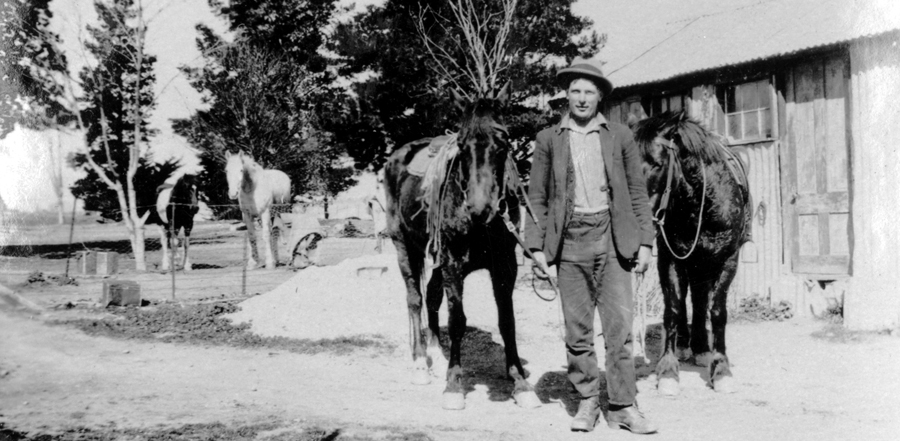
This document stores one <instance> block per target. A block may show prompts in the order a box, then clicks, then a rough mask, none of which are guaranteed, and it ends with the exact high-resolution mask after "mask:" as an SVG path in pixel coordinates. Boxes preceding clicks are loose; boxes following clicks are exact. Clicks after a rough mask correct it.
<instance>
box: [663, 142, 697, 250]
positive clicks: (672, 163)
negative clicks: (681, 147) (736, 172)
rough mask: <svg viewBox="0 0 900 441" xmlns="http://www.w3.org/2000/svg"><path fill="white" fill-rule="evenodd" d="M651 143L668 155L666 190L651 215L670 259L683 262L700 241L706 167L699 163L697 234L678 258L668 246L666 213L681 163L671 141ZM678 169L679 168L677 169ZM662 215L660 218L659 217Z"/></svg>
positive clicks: (675, 147) (675, 146)
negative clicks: (662, 148)
mask: <svg viewBox="0 0 900 441" xmlns="http://www.w3.org/2000/svg"><path fill="white" fill-rule="evenodd" d="M653 143H655V144H656V143H658V144H660V145H662V146H663V147H665V148H666V150H667V151H668V155H669V169H668V171H667V173H666V189H665V190H664V191H663V194H662V198H661V200H660V202H659V208H658V209H657V210H656V213H654V214H653V221H654V222H656V224H657V225H659V232H660V234H661V235H662V238H663V242H665V244H666V248H668V249H669V253H670V254H672V257H674V258H676V259H678V260H684V259H687V258H688V257H690V255H691V254H692V253H693V252H694V249H695V248H696V247H697V243H698V242H699V240H700V229H701V227H702V226H703V208H704V204H705V203H706V166H704V165H703V162H702V161H701V162H700V170H701V173H702V175H703V192H702V193H701V194H700V213H699V215H698V219H697V233H696V234H694V243H693V244H691V249H690V250H688V252H687V253H686V254H685V255H683V256H679V255H678V254H675V251H674V250H673V249H672V245H670V244H669V238H668V237H666V229H665V224H666V212H667V211H668V208H669V198H670V197H671V194H672V179H673V176H674V175H675V167H676V166H680V165H681V163H680V162H679V161H678V146H677V145H675V142H673V141H672V140H671V139H667V138H664V137H661V136H657V137H656V138H655V139H654V140H653ZM679 168H680V167H679ZM660 213H662V216H660Z"/></svg>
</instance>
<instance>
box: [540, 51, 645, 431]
mask: <svg viewBox="0 0 900 441" xmlns="http://www.w3.org/2000/svg"><path fill="white" fill-rule="evenodd" d="M557 81H558V82H559V85H560V87H562V88H564V89H565V90H566V97H567V99H568V112H567V113H566V114H565V115H564V116H563V118H562V120H561V121H560V123H559V124H558V125H556V126H554V127H550V128H548V129H545V130H543V131H541V132H540V133H538V136H537V145H536V147H535V151H534V158H533V162H532V166H531V183H530V186H529V187H530V189H529V194H528V198H529V199H530V200H531V204H532V206H533V208H534V211H535V213H534V214H535V216H536V217H537V221H538V223H537V224H535V223H534V221H532V220H531V219H529V223H528V225H527V228H526V230H525V240H526V245H527V246H528V248H529V249H530V250H531V251H532V253H533V254H534V264H535V267H534V268H535V273H536V274H537V275H538V276H539V277H547V274H545V272H544V271H543V269H544V268H547V264H548V263H549V264H550V265H556V266H557V267H558V274H559V279H558V280H559V288H560V298H561V301H562V308H563V315H564V316H565V321H566V351H567V358H568V363H569V381H571V382H572V385H573V386H574V387H575V389H576V390H577V391H578V392H579V394H580V395H581V402H580V403H579V405H578V413H577V414H576V415H575V418H574V419H573V420H572V425H571V428H572V430H573V431H585V432H588V431H591V430H593V429H594V425H595V424H596V423H597V420H598V418H599V416H600V400H599V394H600V390H599V384H600V379H599V375H600V369H599V367H598V366H597V355H596V352H595V350H594V329H593V324H594V309H595V308H597V309H598V310H599V312H600V321H601V324H602V327H603V338H604V340H605V343H606V384H607V387H606V388H607V392H608V393H609V414H608V416H607V420H608V423H609V426H610V427H613V428H616V427H619V428H625V429H628V430H630V431H631V432H633V433H654V432H656V427H655V426H654V425H653V423H651V422H650V421H648V420H647V418H645V417H644V415H643V414H642V413H641V412H640V411H639V410H638V409H637V407H636V405H635V395H636V393H637V390H636V386H635V368H634V358H633V354H632V331H631V325H632V311H633V299H632V291H631V275H630V274H629V271H630V270H632V269H633V270H634V271H637V272H641V273H642V272H644V271H645V270H646V269H647V266H648V264H649V262H650V250H651V247H652V241H653V237H654V231H653V225H652V223H651V213H650V206H649V201H648V198H647V189H646V184H645V182H644V176H643V172H642V169H641V161H640V156H639V152H638V148H637V146H636V145H635V143H634V137H633V135H632V133H631V131H630V130H629V129H628V128H626V127H625V126H622V125H620V124H611V123H608V122H607V121H606V119H605V118H604V117H603V115H601V114H600V113H599V112H598V105H599V104H600V100H602V99H603V97H604V96H607V95H609V93H610V92H611V91H612V89H613V85H612V83H610V81H609V80H607V79H606V77H604V76H603V73H602V71H601V70H600V68H599V67H598V66H597V65H596V64H594V63H592V62H589V61H585V60H581V59H578V58H576V59H575V60H574V61H573V62H572V65H571V66H569V67H567V68H564V69H561V70H560V71H559V72H558V73H557Z"/></svg>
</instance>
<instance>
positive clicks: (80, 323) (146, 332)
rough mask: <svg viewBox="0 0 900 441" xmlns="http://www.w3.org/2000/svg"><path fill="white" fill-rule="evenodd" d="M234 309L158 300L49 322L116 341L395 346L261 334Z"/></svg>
mask: <svg viewBox="0 0 900 441" xmlns="http://www.w3.org/2000/svg"><path fill="white" fill-rule="evenodd" d="M238 310H239V307H238V306H237V305H235V304H234V303H233V302H230V301H222V302H214V303H204V304H196V305H187V306H180V305H173V304H161V305H155V306H150V307H145V308H110V309H108V312H111V313H113V314H114V317H106V318H99V319H91V318H78V319H68V320H59V321H55V322H51V323H53V324H61V325H66V326H73V327H75V328H78V329H80V330H81V331H83V332H85V333H87V334H89V335H96V336H104V337H112V338H118V339H135V340H145V341H156V342H165V343H188V344H200V345H219V346H230V347H237V348H255V349H268V350H282V351H288V352H293V353H298V354H317V353H323V352H329V353H334V354H339V355H342V354H348V353H351V352H353V351H356V350H364V349H368V350H372V349H374V350H383V351H385V352H388V351H392V350H393V349H394V345H392V344H390V343H389V342H387V341H385V340H383V339H378V338H363V337H341V338H333V339H319V340H310V339H293V338H287V337H261V336H259V335H256V334H253V333H251V332H250V324H249V323H241V324H239V325H235V324H233V323H232V322H231V320H229V319H226V318H224V317H222V316H223V315H225V314H230V313H233V312H236V311H238Z"/></svg>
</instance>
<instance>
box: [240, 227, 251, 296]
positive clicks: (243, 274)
mask: <svg viewBox="0 0 900 441" xmlns="http://www.w3.org/2000/svg"><path fill="white" fill-rule="evenodd" d="M249 242H250V227H249V226H247V229H246V230H245V232H244V260H243V261H242V262H241V297H247V262H248V261H249V258H248V257H247V252H248V244H249Z"/></svg>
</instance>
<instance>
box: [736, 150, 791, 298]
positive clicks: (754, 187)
mask: <svg viewBox="0 0 900 441" xmlns="http://www.w3.org/2000/svg"><path fill="white" fill-rule="evenodd" d="M778 148H779V145H778V144H777V143H773V142H766V143H760V144H748V145H746V146H741V147H739V148H737V149H736V150H737V151H738V152H739V153H740V155H741V159H743V160H744V161H745V162H746V163H747V164H749V165H750V169H749V175H750V176H749V177H748V178H749V181H750V194H751V196H752V197H753V241H752V242H751V243H747V244H745V245H744V248H743V249H742V250H741V263H740V266H739V267H738V274H737V276H736V278H735V281H734V282H733V283H732V285H731V295H730V296H729V303H732V304H734V305H736V304H737V303H738V302H739V301H740V298H742V297H745V296H748V295H752V294H759V295H761V296H763V297H766V296H768V295H769V294H770V292H769V290H770V289H771V288H772V287H773V286H774V285H775V283H776V281H777V279H778V277H779V272H780V270H781V268H780V266H781V261H782V237H781V231H782V229H781V222H782V219H781V217H782V216H781V196H780V192H781V190H780V185H781V184H780V183H781V179H780V173H779V165H778V153H779V152H778Z"/></svg>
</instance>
